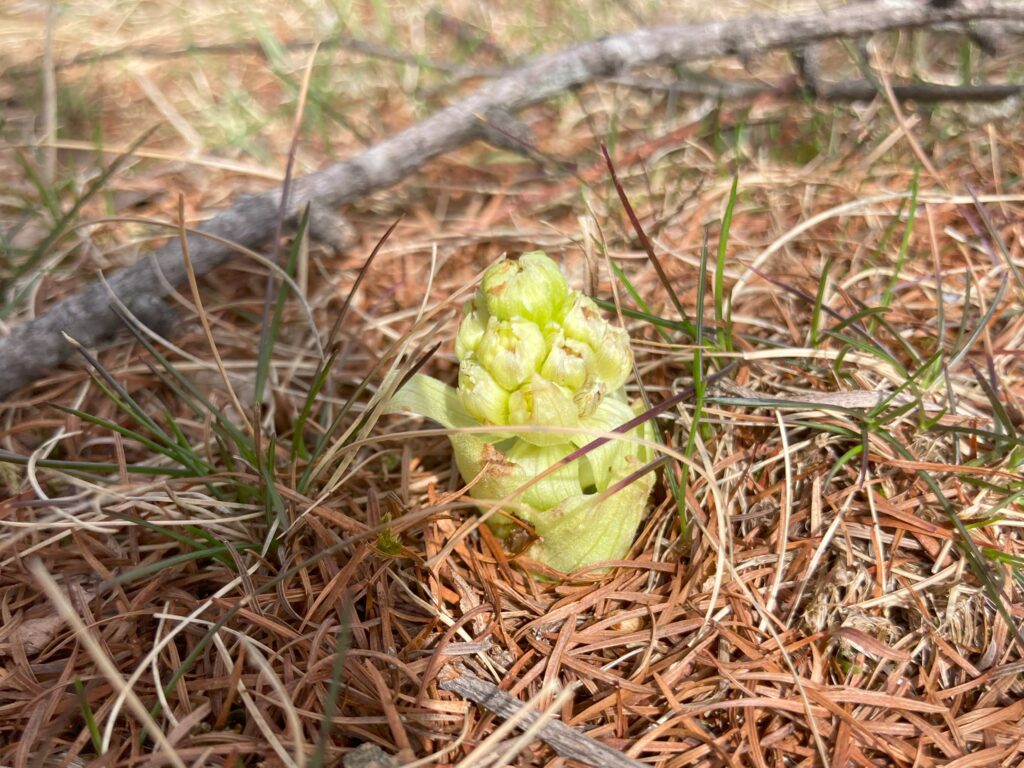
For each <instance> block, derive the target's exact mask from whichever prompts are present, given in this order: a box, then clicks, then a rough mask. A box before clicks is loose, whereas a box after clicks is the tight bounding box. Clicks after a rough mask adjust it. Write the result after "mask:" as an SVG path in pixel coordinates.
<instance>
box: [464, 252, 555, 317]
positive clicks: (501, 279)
mask: <svg viewBox="0 0 1024 768" xmlns="http://www.w3.org/2000/svg"><path fill="white" fill-rule="evenodd" d="M480 290H481V292H482V293H483V296H484V300H485V301H486V302H487V311H488V312H490V313H491V314H492V315H494V316H495V317H497V318H499V319H501V320H510V319H512V318H514V317H525V318H527V319H529V320H532V321H533V322H535V323H537V324H538V325H540V326H542V327H543V326H544V325H545V324H546V323H547V322H548V321H549V320H550V319H551V318H552V317H554V316H555V315H556V314H557V313H558V312H559V310H560V309H561V307H562V304H563V303H564V302H565V299H566V297H567V296H568V294H569V286H568V284H567V283H566V282H565V277H564V276H563V275H562V271H561V270H560V269H559V268H558V265H557V264H555V262H553V261H552V260H551V259H550V258H548V256H547V255H545V254H544V253H543V252H541V251H532V252H531V253H524V254H523V255H522V256H520V257H519V258H518V259H515V260H512V259H506V260H505V261H500V262H498V263H497V264H495V265H494V266H493V267H491V268H490V269H488V270H487V272H485V273H484V277H483V282H482V283H481V285H480Z"/></svg>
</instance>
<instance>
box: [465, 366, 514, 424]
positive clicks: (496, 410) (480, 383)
mask: <svg viewBox="0 0 1024 768" xmlns="http://www.w3.org/2000/svg"><path fill="white" fill-rule="evenodd" d="M458 392H459V399H461V400H462V405H463V407H465V409H466V410H467V411H469V414H470V416H472V417H473V418H474V419H476V420H477V421H479V422H480V423H482V424H507V423H508V391H507V390H505V389H502V388H501V387H500V386H498V383H497V382H496V381H495V380H494V377H493V376H491V374H489V373H488V372H487V369H486V368H484V367H483V366H482V365H480V364H479V363H477V362H476V361H475V360H473V359H472V358H470V359H467V360H464V361H463V362H462V365H460V366H459V389H458Z"/></svg>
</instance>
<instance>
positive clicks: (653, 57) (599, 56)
mask: <svg viewBox="0 0 1024 768" xmlns="http://www.w3.org/2000/svg"><path fill="white" fill-rule="evenodd" d="M939 6H942V7H939ZM979 19H999V20H1006V21H1019V20H1022V19H1024V3H1021V2H1020V0H954V1H953V2H942V3H938V2H935V3H929V2H924V1H923V0H896V1H894V2H886V3H879V2H862V3H855V4H851V5H849V6H846V7H844V8H842V9H841V11H837V12H834V13H831V14H828V15H822V14H820V13H815V14H808V15H802V16H792V17H772V18H766V17H751V18H746V19H739V20H733V21H723V22H713V23H708V24H694V25H686V26H673V27H661V28H657V29H641V30H638V31H635V32H630V33H627V34H623V35H615V36H612V37H606V38H603V39H600V40H593V41H590V42H587V43H584V44H582V45H580V46H577V47H576V48H573V49H570V50H568V51H564V52H561V53H555V54H551V55H547V56H542V57H540V58H538V59H536V60H535V61H533V62H532V63H530V64H528V65H526V66H524V67H522V68H520V69H517V70H513V71H511V72H509V73H508V74H506V75H504V76H502V77H500V78H498V79H496V80H493V81H491V82H488V83H486V84H485V85H483V86H482V87H481V88H480V89H479V90H477V91H476V92H474V93H472V94H471V95H469V96H468V97H466V98H465V99H462V100H461V101H458V102H456V103H454V104H452V105H450V106H448V107H446V108H445V109H442V110H441V111H440V112H438V113H437V114H435V115H433V116H432V117H430V118H427V119H426V120H424V121H423V122H421V123H418V124H416V125H413V126H411V127H409V128H407V129H405V130H404V131H402V132H401V133H399V134H397V135H395V136H392V137H391V138H389V139H386V140H384V141H382V142H381V143H380V144H377V145H376V146H374V147H371V148H370V149H368V150H366V151H364V152H362V153H360V154H359V155H356V156H355V157H353V158H352V159H350V160H345V161H342V162H339V163H335V164H334V165H331V166H329V167H328V168H325V169H324V170H322V171H319V172H317V173H313V174H310V175H308V176H305V177H303V178H300V179H296V180H295V182H294V184H293V187H292V189H291V192H290V195H289V197H288V210H287V211H286V214H287V215H288V216H291V217H293V216H295V215H296V213H297V212H299V211H301V210H302V209H303V208H304V207H305V206H306V205H307V204H309V203H316V204H319V205H321V206H329V207H337V206H340V205H344V204H346V203H350V202H352V201H354V200H357V199H359V198H362V197H364V196H366V195H368V194H370V193H372V192H374V191H377V190H380V189H384V188H387V187H390V186H392V185H394V184H396V183H398V182H399V181H401V180H402V179H404V178H405V177H407V176H408V175H410V174H411V173H413V172H414V171H416V170H417V169H419V168H420V167H422V166H423V165H424V164H425V163H427V162H428V161H429V160H431V159H433V158H435V157H437V156H438V155H441V154H444V153H446V152H450V151H451V150H453V149H456V148H458V147H461V146H463V145H465V144H467V143H469V142H471V141H473V140H475V139H478V138H481V137H482V136H485V135H487V130H488V127H489V126H493V125H497V127H498V128H502V127H503V126H505V125H506V124H507V123H508V121H509V119H510V118H509V115H511V114H512V113H514V112H517V111H519V110H521V109H523V108H524V107H526V106H529V105H530V104H535V103H537V102H540V101H543V100H545V99H548V98H551V97H553V96H556V95H558V94H560V93H564V92H565V91H567V90H569V89H571V88H574V87H577V86H579V85H582V84H584V83H587V82H591V81H594V80H599V79H607V78H610V77H616V76H620V75H623V74H624V73H626V72H628V71H630V70H633V69H636V68H639V67H646V66H652V65H662V66H664V65H672V64H679V63H684V62H688V61H694V60H698V59H709V58H716V57H721V56H748V55H756V54H759V53H763V52H764V51H767V50H771V49H777V48H787V47H796V46H803V45H808V44H810V43H814V42H818V41H821V40H826V39H831V38H835V37H856V36H860V35H866V34H871V33H874V32H880V31H885V30H890V29H898V28H906V27H917V26H924V25H931V24H940V23H950V22H969V21H974V20H979ZM491 132H492V133H493V130H492V131H491ZM279 205H280V190H272V191H269V192H265V193H263V194H260V195H255V196H252V197H247V198H245V199H243V200H242V201H240V202H238V203H237V204H235V205H234V206H233V207H231V208H229V209H228V210H226V211H224V212H223V213H221V214H219V215H217V216H216V217H214V218H213V219H211V220H210V221H208V222H206V223H205V224H204V225H203V226H202V227H201V233H200V234H192V235H190V236H189V238H188V247H189V252H190V253H191V256H192V263H193V266H194V269H195V271H196V273H197V274H203V273H206V272H208V271H210V270H211V269H213V268H214V267H217V266H219V265H220V264H222V263H224V262H225V261H227V260H228V259H229V258H230V257H231V255H232V254H233V253H234V251H233V249H232V247H231V246H230V245H229V243H238V244H240V245H244V246H247V247H255V246H258V245H259V244H261V243H263V242H266V240H267V239H268V238H270V237H271V235H272V234H273V231H274V227H275V222H276V221H277V220H278V209H279ZM161 272H162V273H163V274H162V276H160V275H159V273H161ZM185 276H186V274H185V267H184V263H183V260H182V254H181V248H180V246H179V244H178V242H177V241H173V242H169V243H167V244H166V245H165V246H163V247H162V248H160V249H159V250H158V251H156V252H155V253H154V254H151V256H150V257H148V258H144V259H141V260H140V261H138V262H137V263H136V264H134V265H132V266H131V267H128V268H126V269H124V270H122V271H120V272H118V273H116V274H115V275H113V276H111V277H110V278H109V279H108V284H109V286H110V289H108V287H107V286H106V285H104V284H103V282H101V281H95V282H92V283H90V284H89V285H87V286H86V287H85V288H83V289H82V290H81V291H80V292H78V293H76V294H74V295H72V296H70V297H68V298H66V299H64V300H63V301H61V302H59V303H58V304H56V305H54V306H53V307H51V308H50V309H48V310H47V311H46V312H45V313H44V314H43V315H41V316H39V317H38V318H36V319H34V320H32V321H30V322H27V323H25V324H23V325H22V326H20V327H18V328H16V329H15V330H14V331H13V333H12V334H11V335H10V336H9V337H8V338H6V339H4V340H2V341H0V397H3V396H6V395H8V394H9V393H11V392H13V391H14V390H16V389H18V388H20V387H22V386H24V385H25V384H28V383H30V382H32V381H34V380H36V379H37V378H38V377H40V376H41V375H42V374H44V373H45V372H46V371H48V370H49V369H51V368H53V367H54V366H56V365H57V364H59V363H60V362H61V361H62V360H64V359H65V358H66V357H67V356H68V355H69V354H70V353H71V351H72V347H71V345H69V344H68V343H67V342H66V341H65V340H64V338H63V337H62V333H63V332H65V331H67V332H68V333H70V334H71V335H73V336H74V337H75V338H76V339H77V340H78V341H79V342H80V343H81V344H82V345H84V346H86V347H91V346H94V345H95V344H97V343H99V342H100V341H102V340H103V339H105V338H107V337H109V336H110V335H112V334H113V333H114V332H115V331H116V330H117V328H118V326H119V324H120V322H121V321H120V319H119V318H118V315H117V314H116V313H115V311H114V309H113V305H114V302H113V300H112V297H111V295H110V290H113V291H114V292H115V293H116V295H117V296H118V297H119V298H120V301H122V302H123V303H124V304H125V305H126V306H127V307H128V308H129V309H132V310H133V311H134V310H135V309H136V308H142V309H144V308H145V307H152V304H153V302H154V301H155V300H158V299H160V298H163V297H164V296H165V295H166V292H167V286H177V285H179V284H181V283H182V282H183V281H184V279H185Z"/></svg>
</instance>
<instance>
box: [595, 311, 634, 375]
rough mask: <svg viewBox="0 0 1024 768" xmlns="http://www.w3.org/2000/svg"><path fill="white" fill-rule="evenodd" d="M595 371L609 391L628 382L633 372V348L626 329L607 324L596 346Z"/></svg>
mask: <svg viewBox="0 0 1024 768" xmlns="http://www.w3.org/2000/svg"><path fill="white" fill-rule="evenodd" d="M593 371H594V373H595V374H596V375H597V377H598V378H599V379H600V380H601V383H602V384H603V385H604V387H605V389H606V390H607V391H608V392H614V391H616V390H617V389H619V388H620V387H621V386H622V385H623V384H625V383H626V380H627V379H628V378H629V375H630V374H631V373H632V372H633V350H632V348H631V347H630V346H629V334H628V333H626V331H625V330H624V329H622V328H619V327H618V326H616V325H612V324H611V323H608V324H606V326H605V332H604V336H603V337H602V338H601V342H600V343H599V344H597V346H595V347H594V365H593Z"/></svg>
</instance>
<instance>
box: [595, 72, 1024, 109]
mask: <svg viewBox="0 0 1024 768" xmlns="http://www.w3.org/2000/svg"><path fill="white" fill-rule="evenodd" d="M611 82H613V83H615V84H616V85H624V86H626V87H628V88H635V89H637V90H643V91H658V92H662V93H671V94H674V95H676V96H697V97H701V98H714V99H722V100H726V101H742V100H745V99H754V98H757V97H759V96H775V97H777V98H783V99H815V100H817V101H825V102H848V101H872V100H874V99H876V98H878V96H879V95H880V94H879V91H878V87H877V86H876V85H875V84H874V83H872V82H869V81H867V80H841V81H837V82H829V83H821V82H819V83H815V84H814V86H813V87H811V86H806V85H801V84H799V83H797V82H796V81H795V80H793V79H791V80H786V81H783V82H778V83H753V82H735V81H729V80H674V81H662V80H656V79H654V78H646V77H617V78H615V79H614V80H612V81H611ZM892 92H893V95H894V96H895V97H896V98H897V99H899V100H900V101H917V102H920V103H922V104H933V103H939V102H953V103H968V102H989V103H992V102H999V101H1005V100H1006V99H1011V98H1013V97H1015V96H1021V95H1024V85H1017V84H1014V83H977V84H970V85H943V84H941V83H896V84H893V86H892ZM882 96H883V98H884V94H882Z"/></svg>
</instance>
